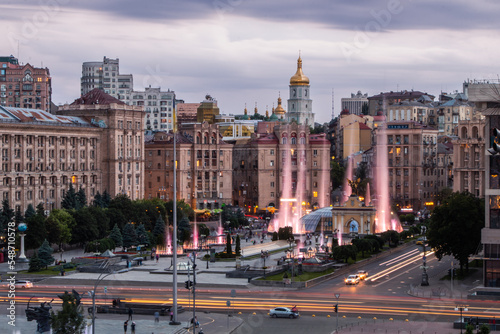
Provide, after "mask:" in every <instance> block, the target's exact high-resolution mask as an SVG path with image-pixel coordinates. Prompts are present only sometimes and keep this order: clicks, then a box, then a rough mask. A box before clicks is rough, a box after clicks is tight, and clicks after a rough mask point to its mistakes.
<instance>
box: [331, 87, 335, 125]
mask: <svg viewBox="0 0 500 334" xmlns="http://www.w3.org/2000/svg"><path fill="white" fill-rule="evenodd" d="M334 96H335V92H334V89H333V88H332V119H334V118H335V99H334Z"/></svg>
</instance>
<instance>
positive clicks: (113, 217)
mask: <svg viewBox="0 0 500 334" xmlns="http://www.w3.org/2000/svg"><path fill="white" fill-rule="evenodd" d="M105 213H106V216H108V219H109V224H111V225H114V224H118V227H119V228H120V229H123V228H124V227H125V224H127V222H128V219H127V216H125V214H124V213H123V212H122V211H120V209H118V208H109V209H106V211H105Z"/></svg>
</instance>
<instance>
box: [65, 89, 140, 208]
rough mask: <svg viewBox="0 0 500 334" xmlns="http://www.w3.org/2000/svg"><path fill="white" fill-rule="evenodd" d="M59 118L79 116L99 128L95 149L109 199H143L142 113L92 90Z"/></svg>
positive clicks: (133, 107)
mask: <svg viewBox="0 0 500 334" xmlns="http://www.w3.org/2000/svg"><path fill="white" fill-rule="evenodd" d="M57 113H58V114H59V115H66V116H74V117H82V118H85V119H87V120H88V122H89V123H91V124H96V125H97V126H98V127H99V128H100V129H101V137H102V139H101V141H100V145H99V146H98V147H97V149H98V150H99V151H100V154H101V156H102V160H101V161H100V162H99V164H100V168H101V170H102V172H101V174H102V175H101V177H102V189H103V190H106V191H107V192H108V193H109V194H110V195H111V197H115V196H117V195H119V194H124V195H127V196H128V197H129V198H130V199H131V200H136V199H142V198H144V111H143V109H142V107H137V106H129V105H127V104H125V103H124V102H121V101H120V100H118V99H115V98H113V97H112V96H110V95H108V94H106V93H104V92H102V91H101V90H99V89H97V88H96V89H94V90H92V91H90V92H89V93H87V94H86V95H84V96H82V97H81V98H79V99H77V100H75V102H73V103H71V104H70V105H67V104H66V105H63V106H60V107H59V110H58V112H57Z"/></svg>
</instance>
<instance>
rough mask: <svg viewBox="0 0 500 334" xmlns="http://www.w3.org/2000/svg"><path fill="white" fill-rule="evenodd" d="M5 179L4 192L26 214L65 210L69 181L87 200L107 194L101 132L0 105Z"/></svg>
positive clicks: (62, 118) (87, 125)
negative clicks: (63, 203) (35, 209)
mask: <svg viewBox="0 0 500 334" xmlns="http://www.w3.org/2000/svg"><path fill="white" fill-rule="evenodd" d="M0 116H1V117H0V133H1V146H2V177H1V183H0V193H1V194H2V200H8V201H9V204H10V206H11V208H13V209H14V210H16V211H21V212H24V211H25V210H26V209H27V207H28V205H30V204H31V205H32V206H33V207H36V206H37V205H38V204H40V203H42V204H43V206H44V208H45V210H52V209H57V208H60V207H61V201H62V199H63V197H64V195H65V194H66V191H67V190H68V189H69V185H70V183H71V184H73V186H74V188H76V190H78V189H80V188H83V189H84V190H85V193H86V196H87V198H88V199H90V198H92V196H94V195H95V194H96V193H97V192H98V191H99V192H101V193H102V191H103V188H102V169H101V163H100V162H101V160H102V159H103V157H102V155H101V151H100V150H99V149H98V148H99V145H100V144H101V141H102V140H103V138H102V130H101V129H100V128H99V127H98V126H96V125H93V124H91V123H90V122H87V121H86V120H85V119H83V118H79V117H67V116H56V115H52V114H49V113H48V112H46V111H44V110H35V109H22V108H13V107H0Z"/></svg>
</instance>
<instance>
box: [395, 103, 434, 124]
mask: <svg viewBox="0 0 500 334" xmlns="http://www.w3.org/2000/svg"><path fill="white" fill-rule="evenodd" d="M420 100H421V99H420ZM431 106H432V105H431V104H429V103H427V104H426V103H422V102H419V101H404V102H399V103H394V104H392V105H390V106H388V112H387V121H388V122H392V121H415V122H419V123H421V124H428V114H429V107H431Z"/></svg>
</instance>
